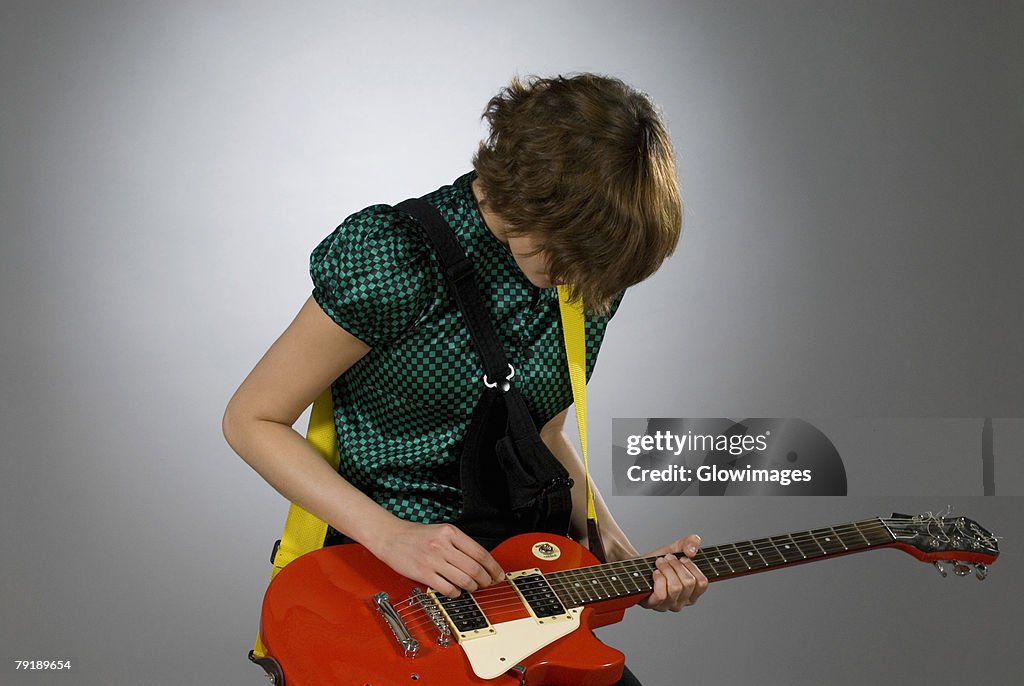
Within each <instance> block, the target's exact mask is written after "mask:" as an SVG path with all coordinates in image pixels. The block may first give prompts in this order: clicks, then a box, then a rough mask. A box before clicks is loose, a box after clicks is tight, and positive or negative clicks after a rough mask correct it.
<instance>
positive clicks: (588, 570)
mask: <svg viewBox="0 0 1024 686" xmlns="http://www.w3.org/2000/svg"><path fill="white" fill-rule="evenodd" d="M879 520H880V518H878V519H876V520H867V521H865V522H859V523H852V524H845V525H836V526H834V527H825V528H821V529H814V530H810V531H803V532H794V533H791V534H780V535H777V536H771V537H766V538H761V539H753V540H751V541H740V542H736V543H727V544H723V545H720V546H713V547H712V548H710V549H708V550H702V551H701V552H699V553H698V554H697V556H696V557H695V558H692V559H693V560H694V561H695V562H696V563H698V564H699V563H701V562H704V563H706V566H708V567H710V568H711V569H710V570H709V571H711V572H712V573H713V574H714V575H715V576H714V578H721V577H723V576H730V575H733V574H736V573H737V571H736V569H735V568H733V567H732V565H730V564H729V562H730V561H732V562H736V561H741V562H743V564H742V566H740V569H739V571H741V572H746V571H753V570H764V569H767V568H769V567H772V566H782V565H785V564H791V563H794V562H799V561H801V560H804V559H814V558H819V557H822V556H827V555H830V554H835V553H838V552H841V551H840V550H839V549H838V548H837V549H835V550H833V551H832V552H831V553H830V552H828V551H826V550H825V549H824V547H823V546H821V544H820V541H819V539H820V540H821V541H824V542H830V539H831V537H830V536H825V537H823V538H822V534H824V533H826V532H828V531H832V532H835V533H836V536H837V537H838V536H839V532H840V531H842V532H844V533H853V532H856V533H858V534H863V533H868V534H874V533H880V532H882V531H883V530H884V529H885V527H884V526H880V525H879V523H878V522H879ZM893 521H899V520H893ZM814 532H818V535H815V533H814ZM886 533H888V532H887V531H886ZM862 537H863V536H862ZM863 538H864V541H865V542H866V543H867V545H866V546H864V545H860V544H859V543H858V544H857V545H859V546H860V547H854V548H853V550H854V551H858V550H866V549H867V548H870V547H872V546H876V545H880V544H881V543H882V542H881V541H879V542H875V543H871V542H870V541H868V539H867V537H863ZM785 539H789V540H791V541H792V542H793V543H797V542H799V543H808V542H814V543H815V544H816V545H817V547H818V548H819V550H820V551H821V552H820V553H819V552H817V551H813V549H812V551H813V552H812V553H811V555H809V556H807V555H805V554H804V552H803V551H802V550H798V552H800V554H801V557H800V558H799V559H792V560H790V559H788V558H786V557H785V555H784V554H783V553H782V552H781V551H780V550H779V549H778V546H777V543H776V541H778V542H779V543H781V544H782V545H783V548H784V549H788V547H789V544H786V543H784V540H785ZM755 541H756V542H757V543H755ZM884 542H888V539H886V540H885V541H884ZM764 543H767V544H769V545H768V546H765V545H764ZM839 543H840V545H842V546H843V550H842V552H847V551H849V550H850V547H849V546H846V544H845V543H843V542H842V540H841V539H840V541H839ZM769 546H770V547H769ZM722 548H733V549H734V550H733V551H725V550H720V549H722ZM798 548H799V546H798ZM772 549H775V551H776V553H775V554H777V555H778V557H779V559H780V561H779V562H776V563H769V562H768V561H767V560H766V559H765V558H764V556H763V555H761V552H762V551H763V552H765V553H767V554H768V555H769V556H770V557H774V556H775V555H773V554H772V552H771V550H772ZM739 551H743V552H746V553H747V556H748V558H749V559H754V558H753V557H752V554H753V553H755V552H756V553H758V555H759V557H760V559H761V561H762V562H764V563H765V564H764V565H761V564H755V565H753V566H751V565H749V564H747V563H746V562H745V560H746V559H747V558H744V557H743V556H742V555H738V552H739ZM713 554H714V555H717V556H718V557H714V558H712V555H713ZM719 558H721V559H719ZM656 559H657V558H656V557H648V558H634V559H632V560H622V561H619V562H615V563H610V564H611V565H617V566H618V567H621V568H622V569H621V570H616V571H621V572H622V573H627V572H634V571H640V570H643V571H645V572H647V571H652V570H653V564H654V560H656ZM712 559H714V560H716V561H717V562H719V563H721V562H722V560H724V561H725V562H726V565H727V566H729V567H730V571H729V572H727V573H719V572H718V571H717V570H716V569H715V567H714V564H713V563H712V562H711V560H712ZM738 566H739V565H738ZM596 568H598V569H599V568H600V567H599V566H596ZM593 571H595V567H580V568H576V569H569V570H559V571H555V572H550V573H548V574H547V575H545V579H546V580H547V581H548V583H549V584H550V585H552V586H553V587H554V586H558V587H559V588H558V589H554V590H556V592H557V591H558V590H562V591H568V592H569V593H572V592H573V591H572V588H573V587H572V586H570V584H572V583H573V582H574V581H577V580H578V579H572V578H568V577H570V576H571V575H574V574H576V575H578V574H583V575H588V574H592V572H593ZM603 573H605V574H609V573H611V572H610V571H609V570H608V569H607V566H606V567H605V569H604V570H603ZM553 575H560V576H559V578H558V579H555V578H552V576H553ZM561 577H567V578H566V580H565V581H561ZM589 580H591V581H592V586H593V585H596V584H598V583H601V582H602V581H608V582H609V583H612V582H614V581H618V580H617V579H615V578H614V577H609V578H606V579H589ZM505 585H506V586H508V594H507V596H508V597H509V598H516V599H518V598H519V594H518V593H517V592H516V591H515V589H514V588H512V586H511V584H509V583H507V582H506V583H505ZM612 585H614V584H612ZM634 585H635V582H634ZM577 586H578V585H577ZM497 588H498V587H497V586H488V587H486V588H484V589H481V590H480V591H475V592H474V593H477V594H479V593H483V592H486V591H488V590H495V589H497ZM624 589H625V590H629V589H628V586H624ZM649 590H650V589H641V590H636V591H632V592H629V593H626V594H625V595H632V594H633V593H643V592H649ZM471 595H472V594H471ZM588 595H589V594H588ZM616 595H622V594H620V593H619V592H616ZM499 598H500V596H498V597H496V596H494V595H488V597H487V598H485V599H484V602H490V601H493V600H497V599H499ZM415 602H417V601H416V600H415V599H409V600H405V601H401V602H399V603H396V604H395V605H394V607H395V608H396V609H398V608H399V607H402V606H403V605H411V604H412V603H415Z"/></svg>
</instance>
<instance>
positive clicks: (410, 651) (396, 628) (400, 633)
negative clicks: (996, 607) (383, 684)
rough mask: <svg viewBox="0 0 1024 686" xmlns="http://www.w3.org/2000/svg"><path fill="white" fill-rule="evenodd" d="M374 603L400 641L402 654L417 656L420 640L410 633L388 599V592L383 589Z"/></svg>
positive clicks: (399, 645) (374, 599)
mask: <svg viewBox="0 0 1024 686" xmlns="http://www.w3.org/2000/svg"><path fill="white" fill-rule="evenodd" d="M373 603H374V605H376V606H377V612H379V613H380V616H381V617H383V618H384V623H385V624H387V625H388V627H389V628H390V629H391V633H392V634H394V635H395V640H397V641H398V647H399V648H401V650H402V655H403V656H405V657H416V653H418V652H419V649H420V642H419V641H417V640H416V639H415V638H413V637H412V634H410V633H409V629H408V627H406V626H405V622H403V621H402V618H401V617H400V616H399V615H398V612H396V611H395V608H394V606H393V605H392V604H391V602H390V601H389V600H388V594H387V593H384V592H383V591H381V592H380V593H378V594H376V595H375V596H373Z"/></svg>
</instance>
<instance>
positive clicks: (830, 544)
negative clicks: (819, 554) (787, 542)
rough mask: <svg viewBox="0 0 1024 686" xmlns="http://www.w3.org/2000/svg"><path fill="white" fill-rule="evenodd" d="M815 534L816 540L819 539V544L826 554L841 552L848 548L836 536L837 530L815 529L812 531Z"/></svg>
mask: <svg viewBox="0 0 1024 686" xmlns="http://www.w3.org/2000/svg"><path fill="white" fill-rule="evenodd" d="M811 535H812V536H814V540H815V541H817V543H818V545H820V546H821V549H822V550H823V551H824V552H825V554H827V555H830V554H832V553H841V552H843V551H844V550H846V546H845V545H843V542H842V541H840V540H839V538H838V537H837V536H836V532H835V531H833V530H832V529H831V528H828V529H815V530H814V531H812V532H811Z"/></svg>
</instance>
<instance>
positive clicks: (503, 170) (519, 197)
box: [473, 74, 683, 312]
mask: <svg viewBox="0 0 1024 686" xmlns="http://www.w3.org/2000/svg"><path fill="white" fill-rule="evenodd" d="M483 118H484V119H486V120H487V122H488V124H489V125H490V134H489V135H488V137H487V139H486V140H484V141H481V142H480V149H479V150H478V151H477V153H476V155H474V157H473V167H474V168H475V169H476V175H477V178H478V179H479V180H480V183H481V185H482V186H483V195H484V199H483V200H482V204H484V205H485V206H486V207H487V209H488V210H489V211H491V212H494V213H495V214H497V215H498V216H499V217H501V219H502V220H504V221H505V222H506V223H507V224H508V227H509V231H510V232H512V233H516V234H529V235H531V236H535V237H536V238H538V239H539V243H540V244H541V246H542V247H541V250H543V251H544V252H545V255H546V257H547V260H548V269H549V276H550V278H551V279H552V281H553V282H556V283H567V284H570V286H571V292H572V295H573V299H576V298H579V297H582V298H583V302H584V304H585V306H586V308H587V310H588V311H592V312H595V311H596V312H600V311H602V310H605V309H606V308H607V307H608V305H609V304H610V302H611V301H612V299H613V298H614V297H615V295H617V294H618V293H619V291H621V290H622V289H624V288H626V287H627V286H632V285H633V284H636V283H639V282H641V281H643V280H644V279H646V278H647V277H648V276H650V275H651V274H653V273H654V272H655V271H657V269H658V267H660V266H661V263H662V262H663V261H664V260H665V258H667V257H668V256H669V255H671V254H672V251H673V250H675V247H676V243H677V242H678V241H679V234H680V232H681V230H682V214H683V212H682V204H681V202H680V199H679V183H678V181H677V180H676V170H675V162H674V158H673V152H672V142H671V140H670V139H669V136H668V132H667V131H666V130H665V126H664V124H662V122H661V118H660V117H659V116H658V113H657V111H656V110H655V107H654V105H653V103H652V102H651V101H650V99H649V98H648V97H647V96H646V95H645V94H643V93H640V92H637V91H636V90H634V89H632V88H630V87H629V86H627V85H626V84H625V83H623V82H622V81H620V80H618V79H615V78H610V77H606V76H598V75H595V74H576V75H573V76H569V77H564V76H558V77H555V78H550V79H546V78H539V77H529V78H528V79H527V80H526V81H525V82H523V81H520V80H519V78H514V79H513V80H512V83H511V84H510V85H509V86H508V87H507V88H504V89H502V90H501V92H499V93H498V94H497V95H496V96H494V97H493V98H491V101H490V102H489V103H487V108H486V109H485V110H484V114H483Z"/></svg>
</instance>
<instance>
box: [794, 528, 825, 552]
mask: <svg viewBox="0 0 1024 686" xmlns="http://www.w3.org/2000/svg"><path fill="white" fill-rule="evenodd" d="M790 538H792V539H793V540H795V541H796V544H797V545H798V546H799V547H800V552H801V553H803V555H804V558H810V557H821V556H822V555H824V554H825V551H824V550H822V548H821V546H820V545H818V544H817V543H816V542H815V540H814V538H813V537H812V536H811V532H809V531H798V532H795V533H793V534H790Z"/></svg>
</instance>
